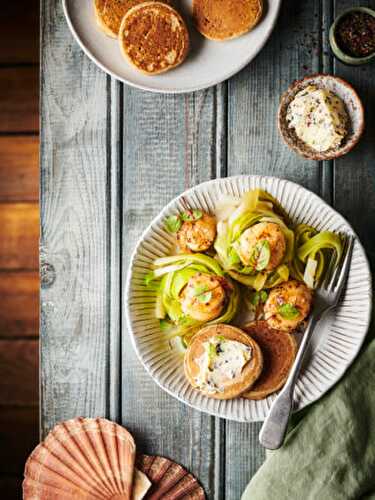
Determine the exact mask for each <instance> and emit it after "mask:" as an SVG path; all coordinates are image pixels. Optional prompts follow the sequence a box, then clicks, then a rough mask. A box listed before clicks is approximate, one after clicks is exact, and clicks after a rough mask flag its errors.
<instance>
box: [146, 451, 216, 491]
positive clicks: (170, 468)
mask: <svg viewBox="0 0 375 500" xmlns="http://www.w3.org/2000/svg"><path fill="white" fill-rule="evenodd" d="M137 467H138V468H139V469H140V470H141V471H142V472H143V473H144V474H146V475H147V477H148V478H149V479H150V481H151V483H152V487H151V488H150V490H149V492H148V494H147V495H146V499H147V500H158V499H164V500H166V499H168V500H204V499H205V498H206V496H205V493H204V490H203V488H202V486H201V485H200V484H199V483H198V481H197V479H196V478H195V477H194V476H193V475H192V474H190V473H189V472H188V471H187V470H186V469H184V468H183V467H182V466H181V465H179V464H176V462H172V460H169V459H168V458H164V457H155V456H150V455H140V456H139V457H137Z"/></svg>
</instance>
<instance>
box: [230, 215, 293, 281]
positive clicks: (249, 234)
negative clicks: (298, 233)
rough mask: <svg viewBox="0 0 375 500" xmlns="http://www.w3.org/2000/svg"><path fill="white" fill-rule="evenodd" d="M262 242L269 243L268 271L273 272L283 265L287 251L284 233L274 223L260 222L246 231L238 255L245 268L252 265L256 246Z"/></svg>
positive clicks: (241, 237) (240, 240)
mask: <svg viewBox="0 0 375 500" xmlns="http://www.w3.org/2000/svg"><path fill="white" fill-rule="evenodd" d="M262 241H267V242H268V243H269V247H270V259H269V261H268V264H267V267H266V270H267V271H272V270H274V269H275V268H276V267H277V266H279V265H280V264H281V262H282V260H283V258H284V255H285V251H286V241H285V236H284V233H283V232H282V230H281V228H280V226H279V225H278V224H275V223H274V222H259V223H258V224H255V225H254V226H252V227H249V228H248V229H246V230H245V231H244V232H243V233H242V234H241V236H240V239H239V245H238V247H237V251H238V255H239V257H240V259H241V262H242V263H243V264H244V265H245V266H248V265H250V263H251V258H252V255H253V252H254V249H255V246H256V245H257V243H260V242H262Z"/></svg>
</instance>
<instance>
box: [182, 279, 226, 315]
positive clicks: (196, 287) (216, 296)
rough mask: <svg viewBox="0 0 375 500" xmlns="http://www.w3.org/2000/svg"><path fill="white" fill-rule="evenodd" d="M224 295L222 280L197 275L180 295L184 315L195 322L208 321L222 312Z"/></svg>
mask: <svg viewBox="0 0 375 500" xmlns="http://www.w3.org/2000/svg"><path fill="white" fill-rule="evenodd" d="M225 299H226V294H225V290H224V287H223V283H222V280H221V279H220V278H218V277H216V276H212V275H210V274H205V273H197V274H195V275H194V276H192V277H191V278H190V279H189V281H188V283H187V285H186V286H185V288H184V289H183V290H182V292H181V294H180V302H181V308H182V311H183V313H184V314H186V315H187V316H189V317H190V318H193V319H196V320H197V321H210V320H212V319H215V318H217V317H218V316H219V315H220V313H221V311H222V310H223V307H224V304H225Z"/></svg>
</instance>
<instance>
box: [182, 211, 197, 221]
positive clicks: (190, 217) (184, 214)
mask: <svg viewBox="0 0 375 500" xmlns="http://www.w3.org/2000/svg"><path fill="white" fill-rule="evenodd" d="M181 219H182V220H183V221H184V222H185V221H187V222H191V221H192V220H194V218H193V214H192V212H191V211H190V212H182V214H181Z"/></svg>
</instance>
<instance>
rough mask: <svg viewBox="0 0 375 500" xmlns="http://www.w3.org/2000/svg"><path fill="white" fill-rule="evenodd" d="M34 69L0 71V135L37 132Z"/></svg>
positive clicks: (37, 73)
mask: <svg viewBox="0 0 375 500" xmlns="http://www.w3.org/2000/svg"><path fill="white" fill-rule="evenodd" d="M38 82H39V68H38V66H31V67H23V66H17V67H13V68H7V67H3V68H0V132H37V131H38V129H39V107H38V100H39V99H38V92H39V91H38V87H39V85H38Z"/></svg>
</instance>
